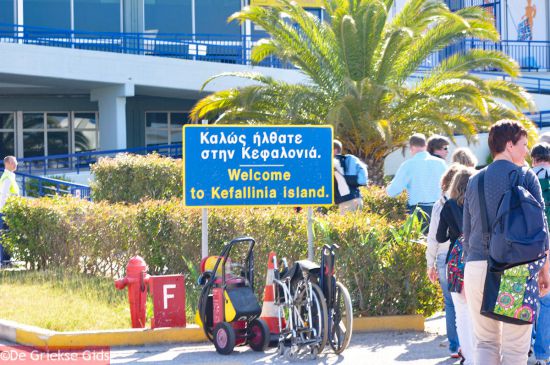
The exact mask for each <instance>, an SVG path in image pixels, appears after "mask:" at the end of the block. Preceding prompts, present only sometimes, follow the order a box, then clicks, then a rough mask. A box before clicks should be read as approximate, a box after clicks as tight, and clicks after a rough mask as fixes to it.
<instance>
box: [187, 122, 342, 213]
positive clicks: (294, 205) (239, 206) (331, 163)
mask: <svg viewBox="0 0 550 365" xmlns="http://www.w3.org/2000/svg"><path fill="white" fill-rule="evenodd" d="M209 126H210V127H223V128H225V127H228V128H235V127H237V128H256V127H263V128H265V127H275V128H279V127H280V128H330V139H331V141H333V140H334V128H333V126H331V125H299V124H298V125H296V124H261V125H260V124H258V125H249V124H223V125H219V124H185V125H184V126H183V128H182V129H181V133H182V136H181V137H182V144H181V152H182V159H181V160H182V164H181V165H182V170H181V182H182V187H183V194H182V197H183V199H182V200H183V206H184V207H187V208H199V209H200V208H273V207H296V206H300V207H330V206H332V205H334V178H333V179H332V180H331V186H332V202H331V203H330V204H269V205H268V204H266V205H255V204H251V205H248V204H247V205H187V202H186V201H185V141H186V139H185V131H186V129H187V128H203V127H209ZM331 150H332V148H331ZM330 171H334V159H333V158H331V159H330Z"/></svg>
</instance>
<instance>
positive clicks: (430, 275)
mask: <svg viewBox="0 0 550 365" xmlns="http://www.w3.org/2000/svg"><path fill="white" fill-rule="evenodd" d="M426 273H427V274H428V279H430V281H431V282H432V284H436V283H437V271H436V269H435V267H430V268H428V270H427V271H426Z"/></svg>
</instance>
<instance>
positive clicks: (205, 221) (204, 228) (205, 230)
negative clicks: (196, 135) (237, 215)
mask: <svg viewBox="0 0 550 365" xmlns="http://www.w3.org/2000/svg"><path fill="white" fill-rule="evenodd" d="M202 124H208V120H203V121H202ZM201 253H202V258H205V257H207V256H208V208H202V244H201Z"/></svg>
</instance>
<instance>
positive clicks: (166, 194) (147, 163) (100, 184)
mask: <svg viewBox="0 0 550 365" xmlns="http://www.w3.org/2000/svg"><path fill="white" fill-rule="evenodd" d="M91 171H92V173H93V174H94V182H92V184H91V188H92V198H93V200H95V201H103V200H106V201H109V202H112V203H119V202H123V203H137V202H139V201H140V200H142V199H170V198H172V197H181V195H182V190H183V188H182V183H181V181H182V179H181V176H182V165H181V160H174V159H172V158H168V157H162V156H159V155H158V154H151V155H147V156H141V155H131V154H119V155H117V156H116V157H115V158H110V157H107V158H101V159H99V161H98V162H97V163H95V164H93V165H92V166H91Z"/></svg>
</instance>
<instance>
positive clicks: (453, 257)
mask: <svg viewBox="0 0 550 365" xmlns="http://www.w3.org/2000/svg"><path fill="white" fill-rule="evenodd" d="M451 209H452V212H453V218H454V220H455V221H456V223H458V226H459V227H461V226H462V220H461V214H460V212H458V211H457V209H458V206H457V205H456V204H455V205H451ZM463 245H464V236H463V235H462V234H461V235H460V236H459V237H458V238H457V239H456V240H455V241H454V242H453V243H452V244H451V247H449V252H448V253H447V282H448V287H449V291H450V292H455V293H460V292H462V288H463V287H464V264H465V263H464V248H463Z"/></svg>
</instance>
